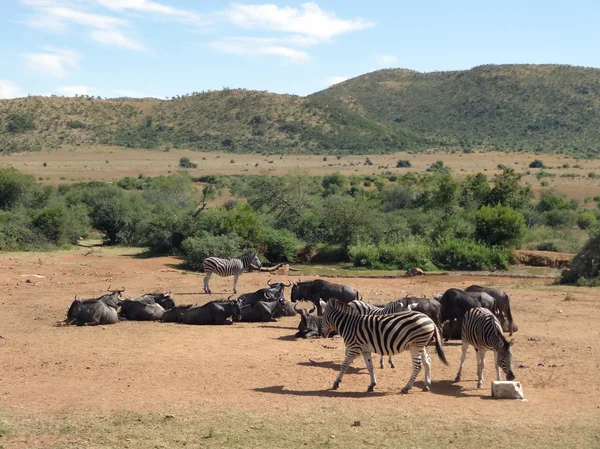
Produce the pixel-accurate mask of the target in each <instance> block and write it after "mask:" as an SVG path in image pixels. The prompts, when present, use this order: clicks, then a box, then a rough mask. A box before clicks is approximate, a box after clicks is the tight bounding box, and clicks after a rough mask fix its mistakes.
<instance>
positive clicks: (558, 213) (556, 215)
mask: <svg viewBox="0 0 600 449" xmlns="http://www.w3.org/2000/svg"><path fill="white" fill-rule="evenodd" d="M545 219H546V225H547V226H550V227H551V228H568V227H571V226H573V225H574V224H575V221H576V219H577V216H576V215H575V213H574V212H572V211H570V210H568V209H567V210H565V209H560V210H551V211H550V212H546V214H545Z"/></svg>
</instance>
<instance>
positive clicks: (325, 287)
mask: <svg viewBox="0 0 600 449" xmlns="http://www.w3.org/2000/svg"><path fill="white" fill-rule="evenodd" d="M291 296H292V297H291V300H292V302H296V301H301V300H305V301H311V302H312V303H313V304H314V305H315V307H316V308H317V315H319V316H321V315H323V308H322V307H321V300H324V301H325V302H327V301H328V300H329V299H330V298H335V299H339V300H340V301H342V302H344V303H346V304H348V303H349V302H350V301H354V300H358V299H360V296H359V294H358V291H356V290H355V289H354V288H353V287H352V286H350V285H345V284H334V283H333V282H328V281H324V280H322V279H315V280H314V281H304V282H298V283H294V286H293V287H292V295H291Z"/></svg>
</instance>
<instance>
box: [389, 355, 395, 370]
mask: <svg viewBox="0 0 600 449" xmlns="http://www.w3.org/2000/svg"><path fill="white" fill-rule="evenodd" d="M388 362H390V368H396V365H395V364H394V361H393V360H392V356H390V358H389V359H388Z"/></svg>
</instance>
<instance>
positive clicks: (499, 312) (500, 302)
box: [465, 285, 518, 336]
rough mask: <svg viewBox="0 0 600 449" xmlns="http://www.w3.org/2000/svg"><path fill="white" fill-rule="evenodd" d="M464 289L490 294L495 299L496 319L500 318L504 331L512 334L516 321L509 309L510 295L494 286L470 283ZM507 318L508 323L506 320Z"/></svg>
mask: <svg viewBox="0 0 600 449" xmlns="http://www.w3.org/2000/svg"><path fill="white" fill-rule="evenodd" d="M465 291H466V292H484V293H487V294H488V295H490V296H491V297H492V298H494V299H495V300H496V310H495V311H494V314H495V315H496V317H497V318H498V320H500V324H501V325H502V329H503V330H504V332H506V331H508V332H510V335H511V336H512V334H513V332H516V331H517V330H518V326H517V325H516V323H513V317H512V313H511V311H510V297H509V296H508V294H507V293H506V292H504V291H502V290H498V289H496V288H487V287H481V286H479V285H471V286H470V287H467V288H466V290H465ZM507 320H508V323H507V322H506V321H507Z"/></svg>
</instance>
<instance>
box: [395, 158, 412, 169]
mask: <svg viewBox="0 0 600 449" xmlns="http://www.w3.org/2000/svg"><path fill="white" fill-rule="evenodd" d="M408 167H412V164H411V163H410V161H408V160H406V159H398V162H396V168H408Z"/></svg>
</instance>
